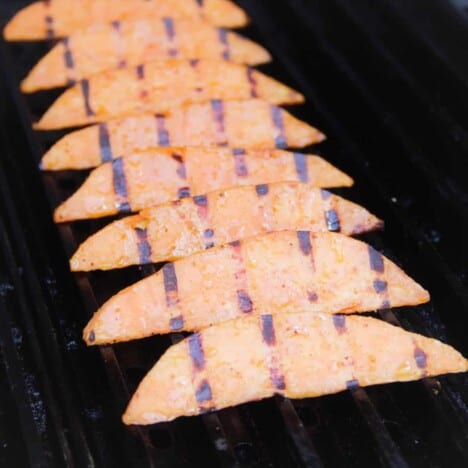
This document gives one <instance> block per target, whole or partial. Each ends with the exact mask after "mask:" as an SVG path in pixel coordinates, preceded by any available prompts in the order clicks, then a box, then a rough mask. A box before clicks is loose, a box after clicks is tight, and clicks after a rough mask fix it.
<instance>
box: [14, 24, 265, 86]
mask: <svg viewBox="0 0 468 468" xmlns="http://www.w3.org/2000/svg"><path fill="white" fill-rule="evenodd" d="M171 57H179V58H187V59H201V58H203V59H215V60H216V59H219V60H228V61H231V62H235V63H244V64H247V65H257V64H260V63H265V62H269V61H270V59H271V57H270V55H269V53H268V52H267V51H266V50H265V49H264V48H263V47H262V46H260V45H258V44H256V43H255V42H252V41H250V40H248V39H246V38H244V37H242V36H240V35H238V34H236V33H233V32H228V31H226V30H225V29H217V28H215V27H213V26H211V25H210V24H208V23H204V22H201V21H193V20H190V19H185V18H172V17H165V18H161V19H159V20H154V19H151V20H150V19H139V20H136V21H121V22H114V23H106V24H99V25H94V26H91V27H90V28H88V29H85V30H81V31H77V32H76V33H74V34H73V35H72V36H70V37H67V38H66V39H63V40H62V41H60V42H59V43H58V44H57V45H56V46H55V47H53V48H52V50H51V51H50V52H49V53H48V54H47V55H45V56H44V57H43V58H42V59H41V60H40V61H39V63H38V64H37V65H36V66H35V67H34V68H33V69H32V71H31V72H30V73H29V75H28V76H27V77H26V78H25V79H24V80H23V82H22V84H21V90H22V91H23V92H26V93H31V92H34V91H38V90H41V89H48V88H57V87H61V86H67V85H69V84H73V83H75V82H76V81H78V80H81V79H84V78H89V77H90V76H91V75H93V74H96V73H99V72H102V71H104V70H109V69H117V68H125V67H133V66H136V65H139V64H141V63H146V62H150V61H152V60H161V59H166V58H171Z"/></svg>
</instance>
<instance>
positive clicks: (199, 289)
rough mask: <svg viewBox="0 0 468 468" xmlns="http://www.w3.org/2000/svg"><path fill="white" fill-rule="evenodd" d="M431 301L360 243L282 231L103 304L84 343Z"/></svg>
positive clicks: (196, 261) (218, 250)
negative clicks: (254, 318)
mask: <svg viewBox="0 0 468 468" xmlns="http://www.w3.org/2000/svg"><path fill="white" fill-rule="evenodd" d="M428 300H429V294H428V293H427V291H425V290H424V289H423V288H422V287H421V286H419V285H418V284H417V283H416V282H415V281H413V280H412V279H411V278H409V277H408V276H407V275H406V274H405V273H404V272H403V271H402V270H401V269H400V268H398V267H397V266H396V265H395V264H393V263H392V262H390V261H389V260H387V259H386V258H384V257H383V256H382V255H380V254H379V253H378V252H376V251H375V250H374V249H372V248H371V247H369V246H368V245H366V244H365V243H363V242H360V241H357V240H355V239H353V238H351V237H346V236H344V235H342V234H336V233H316V234H310V233H309V232H307V231H298V232H292V231H282V232H273V233H269V234H265V235H261V236H256V237H251V238H248V239H245V240H242V241H239V242H236V243H232V244H228V245H225V246H221V247H215V248H213V249H209V250H205V251H204V252H201V253H197V254H194V255H191V256H190V257H186V258H183V259H180V260H177V261H175V262H173V263H168V264H166V265H165V266H164V267H163V269H162V270H160V271H159V272H158V273H156V274H154V275H151V276H149V277H147V278H146V279H144V280H142V281H139V282H137V283H136V284H134V285H132V286H130V287H128V288H126V289H124V290H123V291H121V292H120V293H118V294H116V295H115V296H113V297H112V298H111V299H110V300H109V301H107V302H106V303H105V304H104V305H103V306H102V307H101V308H100V309H99V310H98V311H97V312H96V314H95V315H94V316H93V318H92V319H91V321H90V322H89V323H88V325H87V326H86V328H85V330H84V333H83V337H84V340H85V341H86V343H87V344H89V345H92V344H104V343H114V342H119V341H128V340H134V339H139V338H144V337H147V336H151V335H155V334H161V333H169V332H171V331H175V330H185V331H193V330H200V329H202V328H205V327H207V326H210V325H213V324H215V323H218V322H224V321H226V320H230V319H233V318H237V317H240V316H243V315H246V314H255V315H258V314H261V313H264V312H265V311H268V313H275V314H276V313H288V312H293V311H294V310H296V308H297V307H302V308H304V310H307V311H311V312H322V313H329V314H333V313H352V312H364V311H371V310H376V309H380V308H388V307H399V306H403V305H416V304H421V303H423V302H427V301H428Z"/></svg>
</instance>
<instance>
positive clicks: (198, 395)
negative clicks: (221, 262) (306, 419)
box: [123, 308, 468, 424]
mask: <svg viewBox="0 0 468 468" xmlns="http://www.w3.org/2000/svg"><path fill="white" fill-rule="evenodd" d="M299 310H301V308H299ZM467 370H468V361H467V360H466V359H465V358H464V357H463V356H462V355H461V354H460V353H459V352H458V351H456V350H455V349H453V348H452V347H450V346H448V345H446V344H443V343H441V342H440V341H437V340H434V339H431V338H426V337H424V336H421V335H417V334H415V333H409V332H407V331H405V330H403V329H401V328H398V327H395V326H393V325H390V324H388V323H385V322H382V321H380V320H377V319H373V318H368V317H344V316H330V315H323V314H314V313H311V312H304V311H301V312H300V313H294V314H288V315H269V314H265V315H260V316H254V317H243V318H239V319H237V320H233V321H229V322H226V323H222V324H219V325H216V326H214V327H210V328H207V329H205V330H203V331H201V332H199V333H195V334H193V335H191V336H189V337H188V338H186V339H184V340H183V341H181V342H179V343H177V344H175V345H173V346H171V347H170V348H169V349H168V350H167V351H166V353H165V354H164V355H163V356H162V357H161V358H160V359H159V361H158V362H157V363H156V365H155V366H154V367H153V368H152V369H151V370H150V372H149V373H148V374H147V375H146V377H145V378H144V379H143V381H142V382H141V383H140V385H139V387H138V389H137V391H136V392H135V394H134V396H133V398H132V400H131V401H130V404H129V405H128V408H127V410H126V412H125V414H124V416H123V421H124V422H125V423H126V424H153V423H159V422H163V421H170V420H172V419H175V418H177V417H179V416H193V415H197V414H200V413H202V412H206V411H211V410H217V409H221V408H226V407H229V406H233V405H238V404H240V403H245V402H248V401H255V400H260V399H263V398H268V397H271V396H273V395H274V394H280V395H283V396H285V397H288V398H307V397H315V396H319V395H327V394H331V393H337V392H340V391H343V390H346V389H351V390H353V389H356V388H358V387H359V386H368V385H375V384H383V383H389V382H404V381H409V380H418V379H421V378H423V377H426V376H433V375H439V374H447V373H455V372H466V371H467Z"/></svg>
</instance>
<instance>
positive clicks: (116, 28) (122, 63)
mask: <svg viewBox="0 0 468 468" xmlns="http://www.w3.org/2000/svg"><path fill="white" fill-rule="evenodd" d="M111 25H112V28H113V29H114V31H115V33H116V36H117V40H118V42H117V52H118V54H119V55H120V56H121V58H120V60H119V64H118V68H125V67H126V66H127V61H126V60H125V58H124V57H122V56H123V48H122V38H121V32H122V31H121V24H120V21H112V23H111Z"/></svg>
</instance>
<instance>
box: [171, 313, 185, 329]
mask: <svg viewBox="0 0 468 468" xmlns="http://www.w3.org/2000/svg"><path fill="white" fill-rule="evenodd" d="M169 327H170V328H171V330H172V331H178V330H182V329H183V328H184V317H182V316H181V315H179V317H174V318H171V320H170V322H169Z"/></svg>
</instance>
